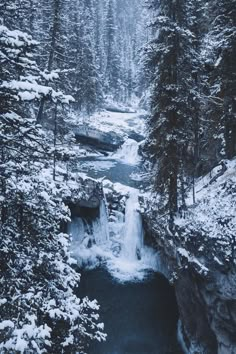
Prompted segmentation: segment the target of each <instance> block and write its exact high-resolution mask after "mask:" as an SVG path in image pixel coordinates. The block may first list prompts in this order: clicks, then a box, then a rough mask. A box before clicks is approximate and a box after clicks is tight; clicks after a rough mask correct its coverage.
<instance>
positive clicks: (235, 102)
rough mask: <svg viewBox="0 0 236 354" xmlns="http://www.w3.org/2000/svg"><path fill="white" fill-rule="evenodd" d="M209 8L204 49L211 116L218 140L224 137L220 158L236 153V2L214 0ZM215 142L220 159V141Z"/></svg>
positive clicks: (209, 115)
mask: <svg viewBox="0 0 236 354" xmlns="http://www.w3.org/2000/svg"><path fill="white" fill-rule="evenodd" d="M206 11H207V13H208V14H210V18H209V23H208V33H207V34H206V36H205V40H204V42H203V51H202V52H203V58H204V60H205V65H206V69H207V72H206V76H207V77H208V80H207V82H206V86H207V96H208V100H209V107H208V117H209V120H210V121H211V128H212V131H213V133H214V135H215V136H217V137H218V140H219V138H221V140H222V137H223V144H222V148H223V151H221V152H222V154H221V157H226V158H232V157H233V156H234V155H235V154H236V121H235V114H236V99H235V97H236V87H235V79H236V77H235V72H236V62H235V55H236V1H235V0H233V1H232V0H231V1H230V0H220V1H212V2H209V3H208V7H207V8H206ZM216 118H218V120H217V121H216ZM214 127H217V128H218V129H217V130H214ZM214 145H215V146H216V150H218V156H217V157H216V160H217V159H218V160H219V159H220V156H219V151H220V148H219V145H220V144H219V143H217V144H216V143H215V144H214Z"/></svg>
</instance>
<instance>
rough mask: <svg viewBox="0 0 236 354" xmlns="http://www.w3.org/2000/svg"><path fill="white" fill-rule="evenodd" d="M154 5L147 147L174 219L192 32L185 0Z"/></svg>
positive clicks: (186, 135)
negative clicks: (155, 163)
mask: <svg viewBox="0 0 236 354" xmlns="http://www.w3.org/2000/svg"><path fill="white" fill-rule="evenodd" d="M150 8H151V9H152V11H153V12H154V13H156V16H155V19H154V21H153V26H154V28H155V36H154V38H153V40H152V41H151V42H150V44H149V48H148V49H147V51H148V53H149V65H150V67H151V70H152V73H153V75H154V77H153V82H152V97H151V117H150V120H149V128H150V133H149V138H148V141H147V146H148V150H149V152H150V153H151V154H152V156H153V158H154V160H155V161H156V162H157V171H156V178H155V180H156V182H155V183H156V187H157V188H158V189H159V190H160V192H161V194H162V195H163V196H165V195H167V206H168V210H169V212H170V216H171V219H172V218H173V215H174V213H176V212H177V211H178V187H179V183H180V184H182V183H183V178H182V176H183V168H184V164H185V156H186V152H187V149H188V144H189V134H190V131H191V126H190V124H189V118H190V116H191V110H190V106H189V96H190V95H189V94H190V90H191V88H192V85H193V70H192V56H193V54H192V50H191V48H192V47H193V38H194V35H193V33H192V32H191V31H190V29H189V27H188V23H187V7H186V2H184V1H167V0H160V1H152V2H151V3H150ZM150 47H151V50H150ZM183 68H184V70H183ZM182 196H183V192H182ZM182 204H183V206H184V198H182Z"/></svg>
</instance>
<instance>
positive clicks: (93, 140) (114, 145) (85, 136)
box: [73, 125, 124, 152]
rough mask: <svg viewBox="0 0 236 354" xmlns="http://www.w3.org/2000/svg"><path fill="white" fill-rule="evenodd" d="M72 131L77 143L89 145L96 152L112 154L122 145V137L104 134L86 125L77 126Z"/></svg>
mask: <svg viewBox="0 0 236 354" xmlns="http://www.w3.org/2000/svg"><path fill="white" fill-rule="evenodd" d="M73 131H74V134H75V138H76V140H77V142H79V143H82V144H85V145H91V146H93V147H95V148H96V149H98V150H99V149H101V150H105V151H110V152H113V151H116V150H117V149H118V148H119V147H120V146H121V145H122V144H123V143H124V137H122V136H121V135H119V134H117V133H116V132H113V131H109V132H104V131H101V130H98V129H96V128H91V127H88V126H87V125H78V126H76V127H74V129H73Z"/></svg>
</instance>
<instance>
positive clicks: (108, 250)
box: [68, 188, 159, 282]
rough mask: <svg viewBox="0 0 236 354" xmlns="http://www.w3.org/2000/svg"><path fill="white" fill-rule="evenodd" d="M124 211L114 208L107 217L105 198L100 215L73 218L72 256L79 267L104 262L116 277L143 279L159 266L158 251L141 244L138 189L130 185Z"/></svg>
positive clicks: (71, 226) (141, 229) (94, 265)
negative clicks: (91, 217) (88, 217)
mask: <svg viewBox="0 0 236 354" xmlns="http://www.w3.org/2000/svg"><path fill="white" fill-rule="evenodd" d="M128 193H129V196H128V198H127V200H126V204H125V213H123V212H121V211H119V210H115V209H113V210H112V212H111V214H110V215H109V218H108V211H107V207H106V200H105V198H104V199H103V200H102V201H101V203H100V208H99V216H98V217H97V218H95V219H93V220H91V219H90V220H86V219H84V218H79V217H76V218H73V220H72V222H71V224H70V226H69V230H68V231H69V233H70V234H71V236H72V244H71V250H72V256H74V257H75V258H76V259H77V262H78V264H79V265H80V266H81V267H86V268H90V269H91V268H95V267H98V266H101V264H102V265H104V266H106V267H107V269H108V271H109V272H110V273H111V274H112V276H113V277H115V278H116V279H117V280H119V281H121V282H124V281H135V280H142V279H143V278H144V277H145V276H146V275H148V274H149V272H150V271H153V270H158V268H157V266H158V264H159V263H158V259H157V254H156V252H155V251H154V250H152V249H151V248H149V247H147V246H145V245H144V235H143V225H142V217H141V214H140V213H139V212H138V209H139V207H140V205H139V200H138V196H139V191H138V190H137V189H134V188H129V191H128Z"/></svg>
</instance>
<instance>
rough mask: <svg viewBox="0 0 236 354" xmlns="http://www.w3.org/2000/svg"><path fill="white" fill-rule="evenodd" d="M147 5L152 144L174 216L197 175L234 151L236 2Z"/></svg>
mask: <svg viewBox="0 0 236 354" xmlns="http://www.w3.org/2000/svg"><path fill="white" fill-rule="evenodd" d="M147 4H148V5H149V9H151V11H152V12H151V13H152V14H153V17H152V19H151V21H150V27H151V28H152V29H153V33H152V37H151V40H150V41H149V42H148V44H147V45H146V47H145V50H144V52H145V57H144V62H145V63H146V65H147V67H148V68H149V69H150V72H151V74H150V73H149V78H150V80H151V82H150V89H151V113H150V119H149V121H148V127H149V131H148V139H147V143H146V149H147V155H148V157H149V158H151V161H152V163H153V165H154V167H155V169H154V174H153V177H154V184H155V190H158V191H159V192H160V193H161V195H162V197H163V198H162V200H161V202H162V205H163V212H165V210H168V211H169V212H170V216H171V214H172V212H174V213H175V212H177V211H178V210H179V209H185V208H186V202H185V198H186V195H185V192H186V188H188V187H189V185H192V187H193V193H195V192H194V184H195V179H196V178H197V177H198V176H200V175H203V174H205V173H207V172H209V171H210V170H211V169H212V168H213V167H214V166H216V165H217V164H218V163H219V162H220V160H221V159H222V158H228V159H231V158H232V157H233V156H235V154H236V141H235V137H236V130H235V129H236V128H235V127H236V125H235V112H236V104H235V60H234V57H235V48H236V46H235V43H236V42H235V34H236V32H235V2H234V1H233V2H232V1H228V0H222V1H220V2H217V1H212V2H211V3H210V2H209V3H204V2H203V1H202V0H198V1H181V2H179V1H175V2H173V3H172V2H170V1H166V0H149V1H147ZM209 14H210V15H209ZM170 219H172V217H171V218H170Z"/></svg>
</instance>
